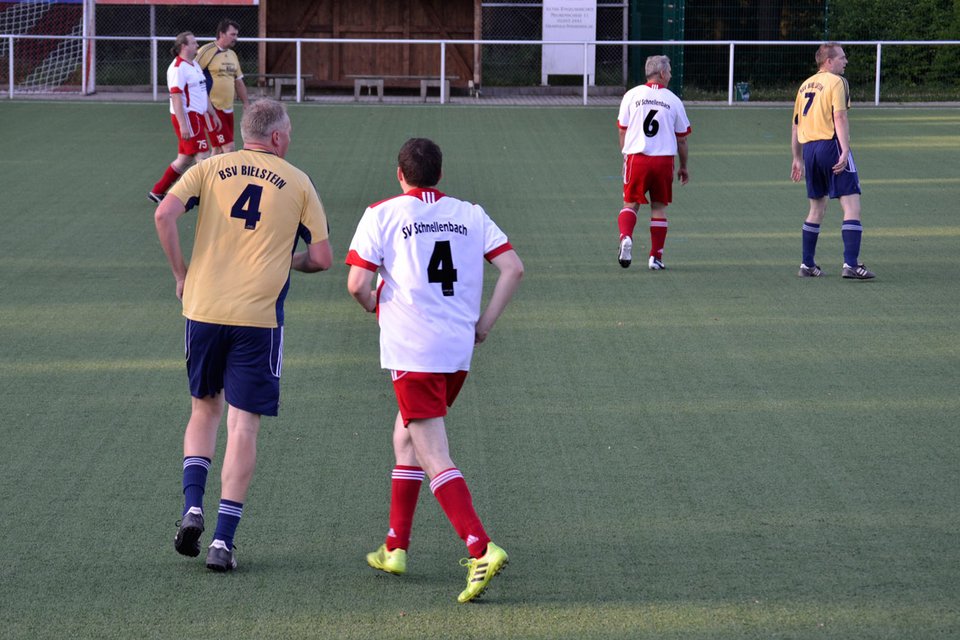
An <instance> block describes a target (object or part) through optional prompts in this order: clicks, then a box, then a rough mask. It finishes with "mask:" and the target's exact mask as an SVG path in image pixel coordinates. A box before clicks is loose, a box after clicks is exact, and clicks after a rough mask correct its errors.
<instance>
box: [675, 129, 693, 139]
mask: <svg viewBox="0 0 960 640" xmlns="http://www.w3.org/2000/svg"><path fill="white" fill-rule="evenodd" d="M692 132H693V127H687V130H686V131H684V132H683V133H678V134H677V137H678V138H686V137H687V136H688V135H690V134H691V133H692Z"/></svg>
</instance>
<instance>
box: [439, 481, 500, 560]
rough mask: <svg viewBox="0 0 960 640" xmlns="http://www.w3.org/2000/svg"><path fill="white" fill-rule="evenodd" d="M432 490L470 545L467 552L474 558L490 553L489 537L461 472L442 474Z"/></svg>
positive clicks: (463, 538)
mask: <svg viewBox="0 0 960 640" xmlns="http://www.w3.org/2000/svg"><path fill="white" fill-rule="evenodd" d="M430 490H431V491H432V492H433V495H434V496H435V497H436V498H437V502H439V503H440V507H441V508H442V509H443V512H444V513H445V514H447V519H448V520H450V524H452V525H453V529H454V530H455V531H456V532H457V535H458V536H460V539H461V540H463V541H464V542H465V543H466V545H467V551H468V552H469V553H470V555H471V556H472V557H474V558H479V557H481V556H482V555H483V554H484V553H485V552H486V550H487V543H488V542H490V537H489V536H488V535H487V532H486V531H484V529H483V524H482V523H481V522H480V518H479V517H478V516H477V512H476V511H474V509H473V498H472V497H471V496H470V489H468V488H467V482H466V480H464V479H463V474H461V473H460V471H459V470H458V469H455V468H451V469H447V470H446V471H441V472H440V473H438V474H437V476H436V477H435V478H434V479H433V480H431V481H430Z"/></svg>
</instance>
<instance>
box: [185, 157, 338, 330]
mask: <svg viewBox="0 0 960 640" xmlns="http://www.w3.org/2000/svg"><path fill="white" fill-rule="evenodd" d="M170 193H172V194H173V195H175V196H176V197H177V198H178V199H180V201H181V202H183V203H184V204H185V205H187V206H188V208H189V207H190V206H191V205H196V207H197V223H196V232H195V237H194V243H193V254H192V257H191V259H190V263H189V266H188V268H187V279H186V283H185V285H184V292H183V315H185V316H186V317H187V318H190V319H191V320H196V321H199V322H210V323H215V324H226V325H235V326H248V327H266V328H270V327H276V326H278V325H279V324H280V321H281V319H282V317H283V301H284V297H285V296H286V291H287V285H288V281H289V277H290V264H291V257H292V255H293V251H294V249H295V247H296V243H297V239H298V238H302V239H304V240H306V242H307V243H308V244H312V243H315V242H321V241H323V240H326V239H327V237H328V231H327V217H326V213H325V212H324V209H323V204H322V203H321V202H320V197H319V196H318V195H317V190H316V189H315V188H314V186H313V183H312V182H311V180H310V178H309V177H308V176H307V175H306V174H305V173H304V172H303V171H301V170H300V169H297V168H296V167H294V166H293V165H292V164H290V163H289V162H287V161H286V160H283V159H282V158H279V157H277V156H276V155H274V154H272V153H267V152H260V151H251V150H246V149H244V150H241V151H235V152H233V153H226V154H222V155H217V156H213V157H211V158H208V159H207V160H204V161H203V162H201V163H200V164H197V165H194V166H193V167H191V168H190V169H189V170H188V171H187V172H186V173H184V174H183V176H182V177H181V178H180V180H179V181H178V182H177V183H176V184H175V185H174V186H173V187H172V188H171V189H170Z"/></svg>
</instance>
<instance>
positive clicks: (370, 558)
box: [367, 544, 407, 576]
mask: <svg viewBox="0 0 960 640" xmlns="http://www.w3.org/2000/svg"><path fill="white" fill-rule="evenodd" d="M367 564H368V565H370V566H371V567H373V568H374V569H379V570H380V571H386V572H387V573H392V574H394V575H397V576H399V575H403V574H404V573H405V572H406V570H407V552H406V551H405V550H404V549H394V550H393V551H388V550H387V545H385V544H382V545H380V548H379V549H377V550H376V551H374V552H373V553H368V554H367Z"/></svg>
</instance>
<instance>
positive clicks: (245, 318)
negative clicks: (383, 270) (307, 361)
mask: <svg viewBox="0 0 960 640" xmlns="http://www.w3.org/2000/svg"><path fill="white" fill-rule="evenodd" d="M240 130H241V131H242V133H243V143H244V145H243V149H241V150H240V151H235V152H233V153H227V154H220V155H218V156H216V157H214V158H210V159H208V160H205V161H204V162H201V163H200V164H198V165H196V166H194V167H191V168H190V169H189V170H188V171H187V172H186V173H185V174H184V176H183V178H182V179H181V180H180V181H179V182H178V183H177V184H175V185H174V186H173V188H172V189H171V190H170V194H169V195H168V196H167V197H166V198H164V199H163V202H161V203H160V206H158V207H157V211H156V214H155V219H156V226H157V234H158V235H159V237H160V244H161V245H162V246H163V250H164V253H165V254H166V256H167V260H168V261H169V262H170V267H171V269H172V270H173V275H174V280H175V281H176V294H177V297H178V298H181V299H182V300H183V315H184V316H186V327H185V331H184V348H185V352H186V355H187V377H188V379H189V386H190V395H191V408H192V410H191V413H190V420H189V422H188V423H187V427H186V430H185V432H184V436H183V495H184V506H183V512H182V513H183V517H182V519H181V521H180V522H179V526H178V529H177V533H176V537H175V538H174V543H173V544H174V548H175V549H176V550H177V552H178V553H181V554H183V555H187V556H197V555H199V554H200V535H201V534H202V533H203V530H204V519H203V495H204V492H205V489H206V481H207V471H208V470H209V469H210V466H211V460H212V458H213V455H214V452H215V450H216V445H217V431H218V430H219V427H220V420H221V417H222V416H223V413H224V404H226V405H227V446H226V450H225V452H224V458H223V469H222V472H221V483H220V497H221V499H220V505H219V511H218V514H217V528H216V530H215V531H214V534H213V542H212V543H211V545H210V547H209V549H208V550H207V558H206V564H207V568H209V569H212V570H214V571H230V570H232V569H235V568H236V566H237V560H236V553H235V551H234V546H233V538H234V534H235V533H236V529H237V525H239V523H240V516H241V515H242V514H243V505H244V502H245V501H246V495H247V489H248V488H249V486H250V481H251V479H252V477H253V470H254V466H255V463H256V457H257V455H256V454H257V435H258V433H259V431H260V416H261V415H268V416H275V415H277V412H278V410H279V404H280V373H281V365H282V362H283V303H284V300H285V298H286V295H287V290H288V289H289V286H290V269H291V268H293V269H296V270H297V271H303V272H307V273H311V272H316V271H322V270H324V269H328V268H329V267H330V265H331V264H332V262H333V253H332V252H331V250H330V242H329V241H328V239H327V236H328V232H327V218H326V214H325V213H324V210H323V204H322V203H321V202H320V198H319V196H318V195H317V191H316V189H315V188H314V186H313V183H312V182H311V181H310V178H309V176H307V174H305V173H304V172H303V171H301V170H299V169H297V168H296V167H294V166H293V165H292V164H290V163H289V162H287V161H286V160H284V159H283V158H284V156H285V155H286V153H287V149H288V147H289V145H290V132H291V126H290V118H289V116H287V112H286V109H284V107H283V105H282V104H280V103H279V102H277V101H275V100H269V99H263V100H259V101H257V102H254V103H253V104H251V105H250V108H248V109H246V110H245V112H244V114H243V121H242V123H241V126H240ZM197 203H199V206H198V209H199V212H198V214H197V222H196V232H195V234H194V240H193V253H192V256H191V260H190V268H189V270H188V269H187V265H186V262H185V261H184V258H183V253H182V250H181V248H180V236H179V233H178V231H177V220H178V219H179V218H180V216H182V215H183V214H184V213H185V212H186V210H187V207H193V206H194V205H196V204H197ZM298 238H303V239H304V240H305V241H306V243H307V245H308V246H307V250H306V251H300V252H297V253H294V250H295V249H296V246H297V241H298Z"/></svg>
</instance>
